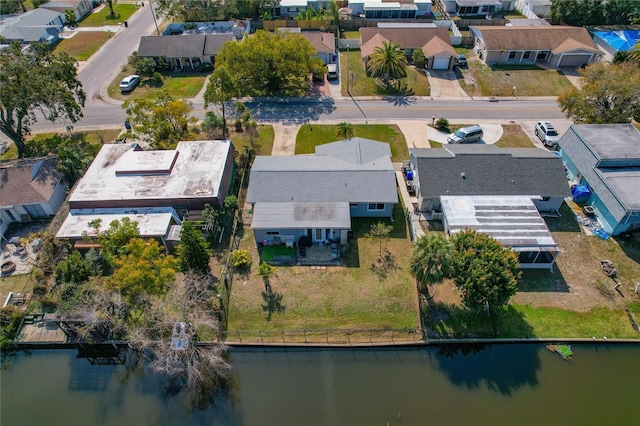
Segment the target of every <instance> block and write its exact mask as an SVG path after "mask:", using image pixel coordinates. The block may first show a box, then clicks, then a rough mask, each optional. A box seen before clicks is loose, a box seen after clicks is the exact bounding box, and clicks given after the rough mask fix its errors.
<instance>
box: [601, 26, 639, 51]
mask: <svg viewBox="0 0 640 426" xmlns="http://www.w3.org/2000/svg"><path fill="white" fill-rule="evenodd" d="M593 34H594V35H596V36H598V37H599V38H601V39H602V40H604V41H605V42H607V44H608V45H609V46H611V47H613V48H614V49H615V50H616V52H620V51H622V50H630V49H631V48H633V46H634V45H635V44H636V43H638V42H639V41H640V30H622V31H594V33H593Z"/></svg>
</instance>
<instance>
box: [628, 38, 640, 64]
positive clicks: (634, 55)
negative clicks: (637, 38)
mask: <svg viewBox="0 0 640 426" xmlns="http://www.w3.org/2000/svg"><path fill="white" fill-rule="evenodd" d="M627 61H630V62H635V63H637V64H638V65H640V42H638V43H636V44H635V45H634V46H633V47H632V48H631V49H630V50H629V54H628V55H627Z"/></svg>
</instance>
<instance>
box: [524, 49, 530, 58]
mask: <svg viewBox="0 0 640 426" xmlns="http://www.w3.org/2000/svg"><path fill="white" fill-rule="evenodd" d="M530 58H531V51H530V50H527V51H526V52H524V54H523V55H522V59H530Z"/></svg>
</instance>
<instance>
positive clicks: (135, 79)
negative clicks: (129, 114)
mask: <svg viewBox="0 0 640 426" xmlns="http://www.w3.org/2000/svg"><path fill="white" fill-rule="evenodd" d="M138 83H140V76H139V75H136V74H134V75H130V76H128V77H125V78H124V79H123V80H122V81H121V82H120V91H121V92H129V91H131V90H133V89H134V88H135V87H136V86H137V85H138Z"/></svg>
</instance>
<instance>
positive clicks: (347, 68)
mask: <svg viewBox="0 0 640 426" xmlns="http://www.w3.org/2000/svg"><path fill="white" fill-rule="evenodd" d="M347 94H349V95H351V92H349V43H347Z"/></svg>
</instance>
